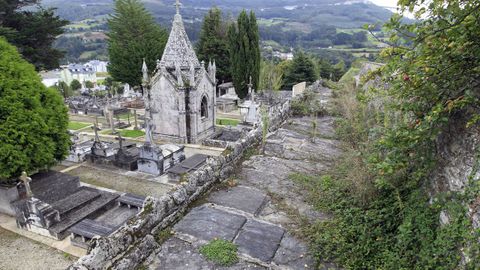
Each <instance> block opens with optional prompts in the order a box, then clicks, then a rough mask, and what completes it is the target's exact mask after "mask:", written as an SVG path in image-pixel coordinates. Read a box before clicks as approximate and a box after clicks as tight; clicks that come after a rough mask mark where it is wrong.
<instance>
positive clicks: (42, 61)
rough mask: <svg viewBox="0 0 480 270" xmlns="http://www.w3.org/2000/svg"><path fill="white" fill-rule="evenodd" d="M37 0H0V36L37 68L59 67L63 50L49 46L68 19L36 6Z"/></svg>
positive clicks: (52, 10)
mask: <svg viewBox="0 0 480 270" xmlns="http://www.w3.org/2000/svg"><path fill="white" fill-rule="evenodd" d="M32 6H37V7H40V6H39V1H38V0H26V1H21V0H11V1H0V10H1V12H0V36H4V37H6V38H7V40H8V41H9V42H11V43H12V44H13V45H15V46H17V47H18V49H19V51H20V53H21V54H22V55H23V57H25V59H27V60H28V61H29V62H30V63H32V64H34V65H35V68H36V69H37V70H42V69H52V68H55V67H58V66H59V60H60V59H61V58H62V57H63V53H62V52H60V51H58V50H56V49H54V48H53V47H52V45H53V42H54V41H55V39H56V37H57V36H58V35H60V34H62V33H63V28H62V27H63V26H65V25H67V23H68V21H66V20H62V19H60V18H59V17H58V16H56V15H55V13H54V9H44V8H42V7H40V8H38V9H37V10H36V11H32V8H31V7H32Z"/></svg>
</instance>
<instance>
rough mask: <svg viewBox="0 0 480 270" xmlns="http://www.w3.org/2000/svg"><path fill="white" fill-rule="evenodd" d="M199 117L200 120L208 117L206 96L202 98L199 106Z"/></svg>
mask: <svg viewBox="0 0 480 270" xmlns="http://www.w3.org/2000/svg"><path fill="white" fill-rule="evenodd" d="M200 116H201V117H202V118H206V117H208V102H207V97H206V96H203V98H202V103H201V104H200Z"/></svg>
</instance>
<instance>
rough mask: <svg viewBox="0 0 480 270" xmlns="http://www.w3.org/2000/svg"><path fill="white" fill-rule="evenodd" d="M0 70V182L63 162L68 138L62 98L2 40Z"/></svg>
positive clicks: (65, 113)
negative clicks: (47, 86) (45, 84)
mask: <svg viewBox="0 0 480 270" xmlns="http://www.w3.org/2000/svg"><path fill="white" fill-rule="evenodd" d="M0 70H1V72H0V89H1V91H0V141H1V142H2V143H1V144H0V181H7V180H8V179H11V178H12V177H17V176H19V175H20V174H21V172H22V171H26V172H27V173H33V172H35V171H36V170H39V169H44V168H46V167H48V166H52V165H54V164H55V163H56V162H57V161H60V160H62V159H63V158H64V157H65V155H66V154H67V152H68V148H69V145H70V136H69V135H68V133H67V125H68V114H67V108H66V107H65V105H64V104H63V100H62V98H61V96H60V95H59V94H58V92H57V91H56V90H55V89H53V88H46V87H45V86H44V85H43V84H42V81H41V79H40V77H39V76H38V74H37V72H36V71H35V68H34V66H33V65H31V64H29V63H27V61H25V60H24V59H22V58H21V56H20V54H19V53H18V51H17V50H16V49H15V48H14V47H13V46H12V45H10V44H8V43H7V42H6V41H5V39H3V38H0Z"/></svg>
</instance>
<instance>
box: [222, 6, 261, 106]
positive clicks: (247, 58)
mask: <svg viewBox="0 0 480 270" xmlns="http://www.w3.org/2000/svg"><path fill="white" fill-rule="evenodd" d="M228 42H229V47H228V48H229V52H230V62H231V74H232V77H233V85H234V86H235V91H236V92H237V95H238V96H239V97H240V98H244V97H245V96H246V95H247V93H248V86H247V84H248V83H249V81H250V77H251V78H252V83H253V88H254V89H258V86H259V80H260V61H261V59H260V47H259V36H258V25H257V18H256V17H255V13H253V11H251V12H250V15H247V12H246V11H245V10H244V11H242V12H241V13H240V15H238V19H237V23H236V24H233V23H232V24H231V25H230V26H229V28H228Z"/></svg>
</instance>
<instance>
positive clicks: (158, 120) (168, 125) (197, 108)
mask: <svg viewBox="0 0 480 270" xmlns="http://www.w3.org/2000/svg"><path fill="white" fill-rule="evenodd" d="M142 71H143V87H144V91H145V103H146V110H147V111H148V112H147V113H149V114H150V115H151V117H152V121H153V124H154V126H155V130H154V132H153V135H154V137H155V138H159V139H163V140H168V141H172V142H177V143H198V142H200V141H202V140H204V139H205V138H207V137H209V136H211V135H212V134H213V133H214V132H215V102H216V101H215V98H216V97H215V85H216V78H215V76H216V75H215V73H216V66H215V62H213V64H212V63H209V64H208V67H207V68H205V63H204V62H201V63H200V62H199V60H198V58H197V56H196V54H195V51H194V50H193V46H192V44H191V42H190V40H189V39H188V36H187V33H186V32H185V28H184V25H183V21H182V17H181V15H180V13H179V6H178V2H177V14H176V15H175V17H174V20H173V26H172V31H171V32H170V36H169V38H168V41H167V45H166V47H165V51H164V53H163V56H162V59H161V60H160V61H157V67H156V69H155V71H154V72H153V75H152V76H151V77H150V76H149V75H148V70H147V67H146V65H145V63H144V64H143V67H142Z"/></svg>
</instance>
